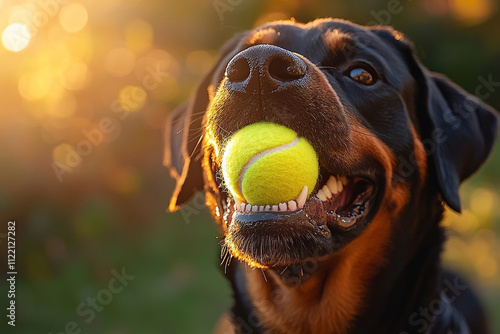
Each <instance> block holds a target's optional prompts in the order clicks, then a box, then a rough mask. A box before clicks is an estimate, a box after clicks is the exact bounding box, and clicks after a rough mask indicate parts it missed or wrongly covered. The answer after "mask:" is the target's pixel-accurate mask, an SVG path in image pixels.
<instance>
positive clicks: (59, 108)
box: [48, 95, 77, 118]
mask: <svg viewBox="0 0 500 334" xmlns="http://www.w3.org/2000/svg"><path fill="white" fill-rule="evenodd" d="M76 106H77V103H76V99H75V97H74V96H73V95H66V96H64V97H62V98H61V99H58V100H56V101H55V102H54V103H53V104H51V105H49V107H48V112H49V115H50V116H52V117H55V118H67V117H70V116H72V115H73V114H74V113H75V111H76Z"/></svg>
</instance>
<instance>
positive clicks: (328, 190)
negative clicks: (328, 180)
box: [321, 184, 332, 199]
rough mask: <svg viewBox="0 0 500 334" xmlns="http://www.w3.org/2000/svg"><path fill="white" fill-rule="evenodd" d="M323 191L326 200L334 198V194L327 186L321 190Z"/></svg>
mask: <svg viewBox="0 0 500 334" xmlns="http://www.w3.org/2000/svg"><path fill="white" fill-rule="evenodd" d="M321 190H323V192H324V193H325V195H326V198H328V199H330V198H332V192H331V191H330V188H328V186H327V185H326V184H325V185H324V186H323V188H321Z"/></svg>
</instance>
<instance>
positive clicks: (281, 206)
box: [278, 203, 287, 211]
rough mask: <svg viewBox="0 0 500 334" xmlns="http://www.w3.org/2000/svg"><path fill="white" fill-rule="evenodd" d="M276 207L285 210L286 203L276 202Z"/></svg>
mask: <svg viewBox="0 0 500 334" xmlns="http://www.w3.org/2000/svg"><path fill="white" fill-rule="evenodd" d="M278 207H279V208H280V211H287V207H286V203H280V204H278Z"/></svg>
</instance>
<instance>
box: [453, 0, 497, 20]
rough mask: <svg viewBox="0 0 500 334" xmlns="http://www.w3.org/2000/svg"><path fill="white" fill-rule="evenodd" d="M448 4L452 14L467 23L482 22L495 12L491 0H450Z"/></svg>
mask: <svg viewBox="0 0 500 334" xmlns="http://www.w3.org/2000/svg"><path fill="white" fill-rule="evenodd" d="M449 5H450V8H451V11H452V14H453V15H454V16H455V17H456V18H457V19H458V20H460V21H462V22H463V23H465V24H467V25H476V24H479V23H481V22H484V21H486V20H487V19H488V18H489V17H490V15H492V14H493V13H494V12H495V11H494V9H495V8H494V7H495V3H494V2H493V1H492V0H451V1H450V2H449Z"/></svg>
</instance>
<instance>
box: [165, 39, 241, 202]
mask: <svg viewBox="0 0 500 334" xmlns="http://www.w3.org/2000/svg"><path fill="white" fill-rule="evenodd" d="M241 36H242V35H237V36H235V37H234V38H233V39H231V40H230V41H229V42H228V43H226V44H225V45H224V47H223V49H222V54H221V56H220V58H219V60H218V61H217V62H216V64H215V65H214V67H213V68H212V69H211V70H210V72H209V73H208V74H207V75H206V76H205V77H204V78H203V80H202V82H201V83H200V84H199V85H198V87H197V89H196V91H195V93H194V94H193V97H192V98H191V100H190V101H189V102H188V103H187V104H185V105H183V106H181V107H179V108H177V109H176V110H174V112H173V113H172V114H171V115H170V116H169V117H168V119H167V124H166V127H165V153H164V158H163V164H164V165H165V166H167V167H168V168H169V169H170V175H171V176H172V177H173V178H174V179H175V181H176V185H175V189H174V191H173V193H172V197H171V198H170V203H169V206H168V210H169V211H176V210H177V209H179V207H180V205H182V204H184V203H186V202H188V201H189V200H190V199H191V197H192V196H193V195H194V194H195V193H196V192H198V191H201V190H203V188H204V181H203V170H202V167H201V157H202V152H201V141H202V137H203V134H204V131H203V121H204V114H205V111H206V110H207V108H208V105H209V102H210V98H209V92H208V90H209V88H210V86H211V85H212V86H213V85H214V84H216V83H217V81H220V80H222V77H220V78H214V77H215V75H216V74H218V75H219V76H221V75H222V73H223V72H224V69H225V66H226V64H227V63H228V62H229V60H230V59H231V58H232V57H233V56H234V54H236V52H237V48H236V46H237V44H238V43H239V42H240V41H241V40H242V38H241Z"/></svg>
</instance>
